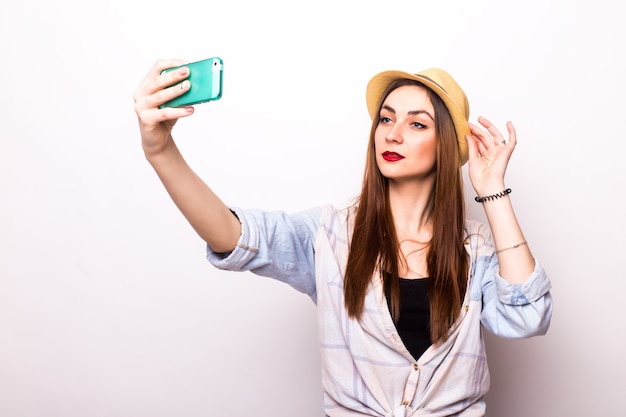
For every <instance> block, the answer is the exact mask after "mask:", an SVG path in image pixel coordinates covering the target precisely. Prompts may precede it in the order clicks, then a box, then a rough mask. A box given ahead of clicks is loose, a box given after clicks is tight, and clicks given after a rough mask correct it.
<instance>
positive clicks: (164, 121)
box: [133, 60, 241, 253]
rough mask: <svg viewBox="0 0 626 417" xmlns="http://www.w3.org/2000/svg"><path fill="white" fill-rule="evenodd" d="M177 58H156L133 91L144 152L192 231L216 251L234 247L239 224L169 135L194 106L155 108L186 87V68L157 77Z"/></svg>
mask: <svg viewBox="0 0 626 417" xmlns="http://www.w3.org/2000/svg"><path fill="white" fill-rule="evenodd" d="M184 64H185V62H184V61H180V60H160V61H157V62H156V63H155V64H154V65H153V66H152V68H151V69H150V71H149V72H148V74H147V75H146V76H145V77H144V79H143V80H142V81H141V83H140V85H139V88H138V89H137V91H136V92H135V94H134V95H133V98H134V100H135V112H136V113H137V117H138V119H139V130H140V132H141V142H142V146H143V151H144V154H145V156H146V159H147V160H148V162H149V163H150V164H151V165H152V167H153V168H154V170H155V171H156V173H157V175H158V176H159V178H160V180H161V182H162V183H163V185H164V186H165V189H166V190H167V192H168V193H169V195H170V197H171V198H172V200H173V201H174V203H175V204H176V206H177V207H178V209H179V210H180V211H181V212H182V214H183V215H184V216H185V218H186V219H187V221H189V223H190V224H191V226H192V227H193V228H194V230H195V231H196V232H197V233H198V235H200V237H201V238H202V239H204V240H205V241H206V243H207V244H208V245H209V247H210V248H211V249H212V250H213V251H215V252H222V253H226V252H230V251H232V250H233V249H234V248H235V246H236V244H237V241H238V239H239V236H240V234H241V224H240V223H239V221H238V220H237V218H236V217H235V215H234V214H233V213H232V212H231V211H230V210H229V209H228V207H227V206H226V205H225V204H224V203H223V202H222V201H221V200H220V198H219V197H218V196H217V195H216V194H215V193H214V192H213V191H212V190H211V189H210V188H209V187H208V186H207V185H206V184H205V183H204V182H203V181H202V179H200V177H198V176H197V175H196V173H195V172H194V171H193V170H192V169H191V168H190V167H189V165H188V164H187V162H186V161H185V159H184V158H183V156H182V154H181V153H180V151H179V150H178V147H177V146H176V144H175V143H174V139H173V137H172V128H173V127H174V125H175V124H176V121H177V120H178V119H179V118H181V117H187V116H190V115H192V114H193V112H194V109H193V107H184V108H163V109H160V108H159V106H160V105H161V104H163V103H165V102H166V101H168V100H171V99H172V98H174V97H177V96H179V95H181V94H183V93H185V92H186V91H187V90H188V89H189V82H188V81H184V80H185V79H186V78H187V77H188V76H189V70H188V68H186V67H183V68H181V69H180V70H178V71H171V72H168V73H166V74H163V75H161V71H162V70H164V69H166V68H171V67H174V66H178V65H184Z"/></svg>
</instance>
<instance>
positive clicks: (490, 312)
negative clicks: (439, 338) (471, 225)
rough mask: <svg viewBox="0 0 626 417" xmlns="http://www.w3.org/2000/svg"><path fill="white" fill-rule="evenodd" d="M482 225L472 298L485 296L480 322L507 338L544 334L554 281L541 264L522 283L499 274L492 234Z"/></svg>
mask: <svg viewBox="0 0 626 417" xmlns="http://www.w3.org/2000/svg"><path fill="white" fill-rule="evenodd" d="M485 229H486V227H484V228H482V230H481V232H480V235H482V237H483V238H484V239H481V240H482V242H483V244H482V245H481V246H482V247H481V248H480V249H478V250H477V252H478V253H479V255H478V256H477V257H476V258H475V259H474V265H472V269H473V281H472V297H473V298H478V297H480V298H481V299H482V306H483V307H482V314H481V322H482V324H483V326H484V327H485V328H486V329H487V330H488V331H490V332H491V333H493V334H495V335H498V336H501V337H506V338H525V337H532V336H539V335H543V334H545V333H546V332H547V331H548V328H549V327H550V319H551V317H552V295H551V294H550V289H551V283H550V280H549V278H548V275H547V273H546V271H545V270H544V269H543V266H542V265H541V263H540V262H539V261H538V260H537V259H535V269H534V271H533V272H532V273H531V274H530V276H529V277H528V279H527V280H526V282H524V283H523V284H511V283H510V282H508V281H507V280H505V279H504V278H502V277H501V276H500V274H499V271H500V266H499V263H498V257H497V255H496V254H495V250H494V247H493V240H492V237H491V233H490V232H489V231H488V230H485Z"/></svg>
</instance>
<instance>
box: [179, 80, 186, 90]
mask: <svg viewBox="0 0 626 417" xmlns="http://www.w3.org/2000/svg"><path fill="white" fill-rule="evenodd" d="M185 88H187V81H186V80H185V81H183V82H182V83H180V89H181V90H184V89H185Z"/></svg>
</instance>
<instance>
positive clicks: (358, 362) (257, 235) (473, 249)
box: [207, 206, 552, 417]
mask: <svg viewBox="0 0 626 417" xmlns="http://www.w3.org/2000/svg"><path fill="white" fill-rule="evenodd" d="M233 211H234V212H235V213H236V215H237V216H238V217H239V219H240V221H241V224H242V234H241V237H240V240H239V242H238V244H237V247H236V248H235V250H234V251H233V252H231V253H229V254H218V253H214V252H212V251H211V250H210V249H207V257H208V259H209V261H210V262H211V263H212V264H213V265H215V266H216V267H218V268H220V269H227V270H232V271H245V270H249V271H252V272H253V273H255V274H258V275H262V276H267V277H271V278H275V279H278V280H280V281H283V282H285V283H287V284H289V285H291V286H292V287H294V288H295V289H297V290H298V291H301V292H303V293H305V294H308V295H309V296H310V297H311V299H312V300H313V302H315V303H316V305H317V313H318V323H319V343H320V353H321V359H322V383H323V387H324V408H325V413H326V415H328V416H332V417H344V416H346V417H352V416H381V417H383V416H384V417H400V416H430V417H444V416H463V417H474V416H476V417H478V416H480V417H482V416H484V415H485V402H484V399H483V397H484V395H485V394H486V393H487V391H488V389H489V370H488V366H487V358H486V357H485V347H484V343H483V336H482V328H483V327H484V328H486V329H487V330H489V331H490V332H492V333H494V334H496V335H499V336H502V337H508V338H523V337H531V336H536V335H542V334H545V333H546V331H547V330H548V327H549V324H550V318H551V314H552V298H551V295H550V292H549V291H550V281H549V279H548V277H547V275H546V273H545V271H544V270H543V268H542V266H541V265H540V263H539V262H537V261H536V262H535V265H536V266H535V270H534V272H533V273H532V274H531V275H530V276H529V277H528V279H527V281H526V282H525V283H524V284H510V283H509V282H507V281H506V280H504V279H503V278H502V277H500V276H499V274H498V271H499V268H498V258H497V256H496V255H495V253H494V251H495V249H494V244H493V239H492V236H491V231H490V230H489V228H488V227H487V226H486V225H484V224H482V223H479V222H476V221H471V220H467V221H466V222H465V231H466V240H465V248H466V250H467V252H468V254H469V257H470V272H469V277H468V278H469V285H468V290H467V292H466V294H465V299H464V302H463V307H462V308H461V311H460V312H459V318H458V319H457V321H456V323H455V325H454V326H453V327H452V328H451V329H450V336H449V338H448V340H447V341H446V342H444V343H442V344H441V345H438V346H434V345H433V346H431V347H430V348H429V349H427V350H426V352H424V354H423V355H422V356H421V357H419V358H413V357H412V356H411V354H410V353H409V351H408V350H407V349H406V347H405V346H404V344H403V343H402V341H401V339H400V336H399V334H398V332H397V330H396V327H395V325H394V323H393V321H392V319H391V315H390V313H389V309H388V307H387V303H386V300H385V296H384V291H383V288H382V282H381V281H380V279H379V278H378V277H377V275H376V276H375V277H374V278H373V279H372V283H371V285H370V288H369V290H368V292H367V294H366V297H365V310H364V313H363V315H362V317H361V319H359V320H355V319H352V318H350V317H348V314H347V312H346V310H345V308H344V299H343V276H344V271H345V265H346V260H347V255H348V243H349V240H350V236H351V233H352V230H353V226H354V225H353V219H354V208H349V209H342V210H338V209H335V208H334V207H332V206H324V207H316V208H313V209H311V210H307V211H303V212H300V213H296V214H291V215H289V214H287V213H284V212H280V211H275V212H267V211H262V210H240V209H233Z"/></svg>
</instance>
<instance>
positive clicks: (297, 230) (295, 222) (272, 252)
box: [207, 207, 322, 300]
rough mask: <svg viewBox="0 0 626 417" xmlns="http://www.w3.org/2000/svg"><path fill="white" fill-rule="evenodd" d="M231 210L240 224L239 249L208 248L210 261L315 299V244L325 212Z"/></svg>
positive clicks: (316, 210) (311, 210)
mask: <svg viewBox="0 0 626 417" xmlns="http://www.w3.org/2000/svg"><path fill="white" fill-rule="evenodd" d="M231 210H232V211H233V213H234V214H235V215H236V216H237V217H238V218H239V221H240V222H241V236H240V237H239V241H238V242H237V246H236V247H235V249H234V250H233V251H232V252H230V253H217V252H214V251H213V250H211V248H210V247H208V246H207V259H208V261H209V262H210V263H211V264H212V265H214V266H215V267H216V268H219V269H224V270H229V271H250V272H252V273H254V274H257V275H261V276H265V277H270V278H274V279H277V280H279V281H282V282H285V283H286V284H289V285H290V286H292V287H293V288H295V289H296V290H298V291H300V292H302V293H305V294H307V295H309V296H310V297H311V298H312V299H313V300H315V298H316V288H315V259H314V255H315V254H314V242H315V238H316V234H317V230H318V228H319V223H320V218H321V213H322V209H321V208H320V207H316V208H312V209H309V210H306V211H301V212H298V213H295V214H287V213H285V212H282V211H263V210H243V209H240V208H231Z"/></svg>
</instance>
